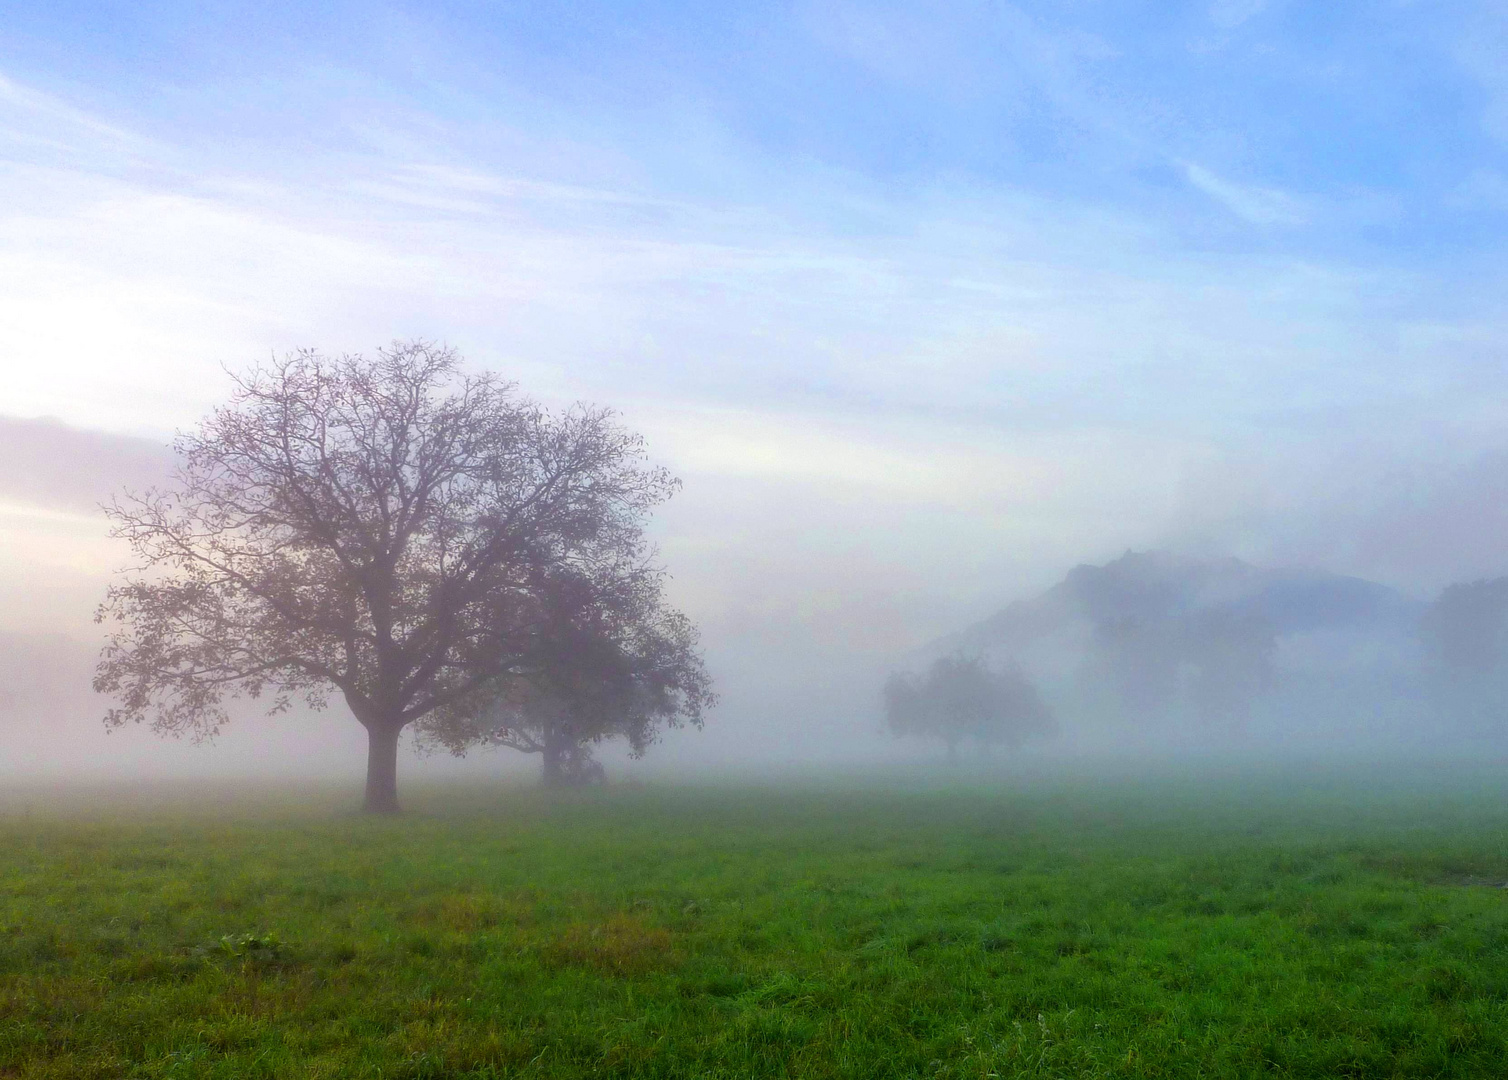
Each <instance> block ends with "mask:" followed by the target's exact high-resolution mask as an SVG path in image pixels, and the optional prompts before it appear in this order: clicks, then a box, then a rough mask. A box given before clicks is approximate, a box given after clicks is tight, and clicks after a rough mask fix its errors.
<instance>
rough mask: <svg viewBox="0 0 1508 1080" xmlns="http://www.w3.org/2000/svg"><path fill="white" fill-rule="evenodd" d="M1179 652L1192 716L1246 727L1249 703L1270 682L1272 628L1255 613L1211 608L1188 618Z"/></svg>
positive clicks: (1236, 729)
mask: <svg viewBox="0 0 1508 1080" xmlns="http://www.w3.org/2000/svg"><path fill="white" fill-rule="evenodd" d="M1183 652H1184V655H1185V657H1186V658H1187V661H1188V663H1189V665H1190V667H1191V673H1190V678H1189V695H1190V698H1191V699H1192V701H1191V704H1192V705H1193V708H1194V713H1195V715H1196V716H1197V718H1198V719H1199V720H1200V721H1201V722H1202V723H1203V724H1204V725H1205V726H1206V728H1209V729H1212V730H1220V731H1225V732H1229V733H1240V732H1244V731H1245V730H1246V725H1247V722H1248V721H1249V720H1250V719H1251V712H1252V707H1253V706H1254V705H1255V704H1256V703H1257V701H1258V700H1259V699H1260V698H1261V696H1262V694H1263V693H1265V692H1266V691H1267V689H1268V688H1269V687H1270V686H1271V685H1272V682H1273V678H1274V670H1273V656H1274V654H1275V653H1276V652H1277V634H1276V632H1275V631H1274V630H1273V628H1272V623H1271V621H1270V620H1268V619H1266V618H1263V617H1262V616H1261V615H1257V614H1251V613H1247V612H1241V611H1232V610H1230V609H1228V608H1215V609H1213V610H1210V611H1204V612H1200V613H1198V614H1197V615H1196V616H1194V617H1192V618H1190V620H1189V625H1188V627H1187V630H1186V635H1185V646H1184V650H1183Z"/></svg>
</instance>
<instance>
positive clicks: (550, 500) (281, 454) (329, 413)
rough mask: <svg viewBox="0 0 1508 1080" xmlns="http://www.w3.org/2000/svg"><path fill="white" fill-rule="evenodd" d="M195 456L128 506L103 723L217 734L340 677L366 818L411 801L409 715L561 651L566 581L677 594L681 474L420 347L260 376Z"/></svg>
mask: <svg viewBox="0 0 1508 1080" xmlns="http://www.w3.org/2000/svg"><path fill="white" fill-rule="evenodd" d="M177 451H178V456H179V460H180V462H181V464H180V466H179V468H178V470H177V473H176V476H175V478H174V481H173V483H172V484H171V485H170V486H169V487H168V488H166V489H164V490H160V491H159V490H150V491H147V492H146V493H144V494H142V495H139V496H128V497H126V498H123V499H121V500H119V501H117V502H116V503H115V505H114V506H112V507H111V508H110V514H111V517H112V519H113V521H114V525H115V535H116V536H119V537H123V538H124V539H126V540H127V541H129V542H130V544H131V547H132V550H133V551H134V553H135V555H136V557H137V566H136V568H135V569H134V570H133V571H132V572H131V573H130V574H129V576H127V578H126V580H124V581H123V582H122V583H120V584H117V585H115V586H113V587H112V588H111V589H110V591H109V594H108V595H107V597H106V600H105V602H104V603H103V604H102V605H101V607H100V610H99V615H98V617H99V619H100V621H102V622H106V623H108V624H110V625H111V626H112V628H113V634H112V636H111V639H110V642H109V645H108V646H107V648H106V650H105V653H104V656H103V657H102V659H101V662H100V664H99V667H98V669H97V674H96V679H95V687H96V689H98V690H100V691H101V692H104V693H107V694H111V695H113V696H115V697H116V698H117V700H118V702H119V704H118V705H117V707H115V708H113V709H112V710H111V711H110V713H109V714H108V717H107V720H106V722H107V724H109V725H111V726H118V725H121V724H126V723H131V722H142V721H149V722H150V723H151V724H152V725H153V727H155V728H156V729H157V730H158V731H159V732H162V733H165V734H171V735H190V736H193V737H205V736H209V735H213V734H214V733H215V732H216V731H217V730H218V729H219V728H220V726H221V725H222V724H223V723H224V722H225V720H226V713H225V709H224V703H225V700H226V699H227V698H228V697H238V696H246V697H252V698H256V697H260V696H261V695H263V694H268V695H270V696H271V701H272V704H271V708H272V710H273V711H278V710H283V709H286V708H288V707H289V705H290V704H291V703H292V702H294V701H295V700H301V701H303V702H304V703H306V704H308V705H309V706H312V707H314V708H320V707H322V706H324V705H325V704H326V702H327V701H328V698H329V695H330V694H331V693H332V692H338V693H339V694H340V695H341V696H342V698H343V699H344V700H345V702H346V703H347V705H349V706H350V708H351V711H352V712H353V713H354V714H355V716H356V718H357V720H359V721H360V722H361V724H362V725H363V726H364V727H365V728H366V730H367V732H368V736H369V756H368V770H367V790H366V807H367V809H369V810H395V809H396V808H397V779H396V768H397V765H396V762H397V745H398V738H399V735H400V733H401V732H402V731H403V729H404V728H405V727H407V726H408V725H410V724H413V723H415V722H417V721H426V720H428V721H431V722H435V723H439V722H441V721H442V720H450V721H456V720H458V719H459V718H464V717H469V716H474V715H475V714H476V713H477V712H478V711H479V710H480V709H481V708H482V707H483V706H484V705H485V704H487V703H490V702H492V701H494V700H496V699H497V698H498V697H499V696H500V695H505V694H507V693H509V692H510V691H511V690H512V689H514V688H516V687H517V686H518V685H520V681H521V680H522V679H524V678H525V677H526V676H529V675H530V674H532V673H534V672H537V671H538V670H539V669H540V668H541V667H543V666H546V665H548V664H550V663H551V662H552V658H551V657H550V656H549V655H548V651H547V649H545V647H544V643H545V641H546V640H547V638H548V634H547V633H546V632H545V628H547V627H548V626H550V625H552V624H553V623H554V622H555V621H557V619H558V616H557V615H556V614H555V613H554V612H552V611H551V608H550V605H551V603H552V602H553V601H554V600H555V598H556V583H557V582H558V581H559V580H561V579H564V578H569V579H571V580H574V581H578V582H583V583H587V584H588V586H589V587H590V588H591V589H593V590H596V593H595V594H597V595H601V594H606V593H608V592H611V591H612V590H614V589H616V590H620V591H623V590H627V591H630V592H631V591H632V590H634V589H640V590H643V589H657V588H658V582H659V580H660V577H661V574H662V571H661V570H660V569H659V568H658V567H657V566H656V564H655V563H654V560H653V551H652V550H651V549H650V548H649V546H648V545H647V543H646V541H645V540H644V537H643V525H644V522H645V520H646V518H647V515H648V514H649V512H650V511H651V510H652V509H653V508H654V507H655V506H656V505H658V504H659V503H661V502H663V501H664V500H665V499H667V498H668V497H669V496H670V495H671V494H672V493H673V492H674V491H675V490H676V487H677V486H678V485H677V481H676V480H675V479H674V478H672V477H671V476H670V475H669V474H668V473H666V472H665V471H664V470H663V469H658V468H652V467H650V466H648V465H647V464H646V462H645V459H644V449H643V442H642V439H641V438H640V437H639V436H637V435H635V434H633V433H631V432H628V431H626V430H624V429H623V428H622V427H621V426H620V425H619V424H618V423H617V421H616V419H615V417H614V414H613V413H612V412H610V411H609V410H607V409H602V408H595V407H589V406H582V405H578V406H575V407H573V408H570V409H568V410H566V411H564V412H562V413H558V414H554V413H550V412H548V411H547V410H545V409H543V408H542V407H540V406H538V405H536V404H534V403H533V402H531V401H529V400H527V399H525V398H522V397H520V396H519V395H518V393H517V391H516V389H515V387H514V385H513V384H512V383H508V382H504V381H503V380H501V379H498V378H497V377H496V376H494V375H491V374H481V375H468V374H464V373H463V372H462V371H461V370H460V365H459V360H458V357H457V356H456V355H455V354H454V353H453V352H452V351H450V350H448V349H443V348H436V347H433V346H430V345H427V344H424V343H421V342H411V343H398V344H395V345H393V346H392V347H390V348H388V349H384V350H380V351H379V352H378V354H377V356H376V357H375V358H372V359H367V358H364V357H361V356H345V357H341V358H338V359H332V358H328V357H324V356H321V355H320V354H318V353H316V352H313V351H302V352H299V353H296V354H294V355H292V356H291V357H288V358H287V359H285V360H283V361H281V362H278V363H274V364H272V365H271V366H270V367H259V368H257V369H255V370H253V371H251V372H250V373H249V374H247V375H245V376H243V377H239V378H237V379H236V385H235V391H234V393H233V395H232V398H231V401H230V403H229V404H227V405H226V406H224V407H223V408H220V409H217V410H216V411H215V412H214V413H212V414H211V415H210V416H209V417H208V418H207V419H206V420H205V421H204V422H203V423H202V424H201V426H200V427H199V429H198V430H197V431H195V432H193V433H191V434H187V435H184V436H181V437H180V438H179V440H178V442H177ZM687 633H688V634H689V635H690V636H689V637H687V638H686V639H685V641H686V645H687V648H688V650H689V649H690V648H691V646H692V645H693V644H694V640H695V638H694V633H693V632H691V631H690V629H689V627H688V628H687ZM698 718H699V714H698Z"/></svg>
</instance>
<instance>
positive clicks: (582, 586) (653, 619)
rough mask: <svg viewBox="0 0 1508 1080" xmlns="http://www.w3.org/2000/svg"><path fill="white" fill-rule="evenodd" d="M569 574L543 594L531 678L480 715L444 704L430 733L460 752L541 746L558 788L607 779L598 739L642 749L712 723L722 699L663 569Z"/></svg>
mask: <svg viewBox="0 0 1508 1080" xmlns="http://www.w3.org/2000/svg"><path fill="white" fill-rule="evenodd" d="M629 569H630V572H629V573H608V574H597V575H594V576H588V575H582V574H572V573H560V574H556V575H554V579H553V580H552V582H551V583H550V584H549V585H548V586H547V587H542V588H540V589H539V590H538V595H539V597H540V598H541V600H542V603H541V610H540V612H539V615H538V617H537V619H536V622H535V629H534V632H533V634H532V645H531V647H530V648H529V650H528V663H527V664H526V665H525V666H524V668H523V670H522V671H521V673H520V677H519V678H518V679H517V680H515V681H514V682H513V683H512V684H510V685H509V686H508V687H507V688H506V689H505V690H504V691H503V692H502V693H500V694H498V695H497V696H496V697H494V698H493V699H492V700H491V701H489V702H488V703H487V704H486V705H485V706H484V707H483V708H481V709H480V710H478V711H477V712H475V713H462V712H436V713H435V714H433V715H432V716H431V717H429V718H428V719H427V720H426V721H424V722H423V723H421V724H420V725H419V728H420V737H421V739H422V740H423V741H425V742H428V743H431V744H439V745H441V746H444V747H445V748H446V749H448V750H449V751H450V752H451V753H453V754H456V755H461V754H464V753H465V752H466V750H467V748H468V747H471V746H474V745H482V746H504V747H508V748H511V749H514V750H519V751H522V752H524V753H531V754H534V753H537V754H539V755H540V758H541V761H542V765H543V770H542V772H543V778H544V781H545V783H546V784H547V785H550V786H561V785H572V784H587V783H592V782H594V781H597V780H600V779H602V776H603V773H602V767H601V766H600V765H599V764H598V763H597V761H596V760H595V757H594V754H593V748H594V747H595V746H596V745H597V744H599V743H602V742H606V741H609V740H612V739H620V738H621V739H623V740H624V741H625V742H627V744H628V748H629V752H630V753H631V754H632V755H633V756H634V757H638V756H640V755H641V754H643V753H644V751H645V750H646V749H648V748H649V746H650V744H651V743H653V742H655V741H656V740H657V739H658V737H659V734H660V732H661V731H663V730H664V729H665V728H668V727H679V726H681V725H682V724H690V725H691V726H693V727H701V725H702V717H703V714H704V713H705V712H706V710H707V709H708V708H710V707H711V706H712V705H714V704H715V703H716V701H717V696H716V695H715V694H714V693H713V692H712V689H711V679H710V678H709V677H708V675H707V671H706V668H705V666H704V665H703V662H702V658H701V656H700V654H699V653H698V651H697V633H696V629H695V627H694V626H693V625H692V624H691V622H690V620H688V619H687V618H686V616H685V615H683V614H681V613H680V612H679V611H677V610H675V609H674V608H673V607H671V606H670V605H669V604H668V603H667V602H666V600H665V597H664V582H665V575H664V572H663V571H662V570H660V569H658V568H656V567H653V566H650V565H646V564H642V563H640V564H635V565H633V566H631V567H630V568H629Z"/></svg>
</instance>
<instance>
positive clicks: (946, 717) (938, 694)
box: [884, 654, 1057, 764]
mask: <svg viewBox="0 0 1508 1080" xmlns="http://www.w3.org/2000/svg"><path fill="white" fill-rule="evenodd" d="M884 697H885V724H886V726H887V727H889V729H890V730H891V732H892V733H893V734H895V735H898V736H913V737H920V738H926V739H933V740H936V741H940V742H942V743H944V744H945V745H946V746H947V748H948V762H949V764H955V763H956V762H957V761H958V747H959V744H960V743H962V742H964V741H966V740H972V741H973V742H974V743H975V744H976V745H977V746H979V747H980V748H981V749H986V748H988V747H991V746H997V745H1001V744H1004V745H1006V746H1011V747H1015V746H1019V745H1021V743H1023V742H1025V741H1027V740H1028V739H1033V738H1042V737H1045V736H1048V735H1051V734H1053V733H1054V732H1056V730H1057V722H1056V721H1055V720H1054V719H1053V716H1052V711H1051V710H1050V709H1049V708H1048V706H1047V703H1046V702H1044V701H1043V700H1042V696H1041V695H1040V694H1039V693H1038V692H1037V689H1036V687H1034V686H1033V685H1032V684H1031V682H1030V681H1028V679H1027V678H1026V676H1025V675H1024V674H1023V673H1022V672H1021V670H1020V669H1019V668H1017V667H1015V666H1011V667H1007V668H1005V669H1003V670H1000V671H994V670H991V669H990V668H989V667H987V666H986V665H985V663H984V661H983V660H981V659H980V658H979V657H971V656H963V655H957V654H955V655H952V656H943V657H939V658H938V659H937V660H935V661H933V663H932V666H931V667H930V668H928V670H927V673H926V674H925V675H923V676H921V677H920V678H917V677H914V676H911V675H906V674H901V673H897V674H894V675H892V676H890V678H889V679H888V680H887V681H886V683H885V688H884Z"/></svg>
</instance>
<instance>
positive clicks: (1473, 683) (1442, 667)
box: [1419, 578, 1508, 721]
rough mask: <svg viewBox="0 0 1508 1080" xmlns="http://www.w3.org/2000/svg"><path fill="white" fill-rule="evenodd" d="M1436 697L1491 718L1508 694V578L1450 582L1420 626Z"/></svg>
mask: <svg viewBox="0 0 1508 1080" xmlns="http://www.w3.org/2000/svg"><path fill="white" fill-rule="evenodd" d="M1419 629H1420V636H1421V637H1422V638H1423V641H1424V646H1425V652H1426V656H1427V659H1428V664H1429V671H1430V674H1431V675H1432V677H1433V678H1432V682H1433V686H1434V692H1435V694H1436V697H1437V700H1438V702H1439V703H1440V704H1442V705H1443V706H1444V707H1445V708H1446V709H1447V710H1450V711H1453V712H1456V713H1458V714H1462V715H1465V716H1466V717H1467V718H1470V719H1474V720H1483V721H1491V720H1493V719H1494V718H1496V717H1497V716H1498V715H1499V714H1500V713H1501V712H1502V709H1503V707H1504V705H1505V704H1508V701H1505V697H1508V578H1492V579H1489V580H1484V581H1467V582H1459V583H1457V584H1455V585H1451V586H1448V587H1447V588H1446V589H1445V590H1444V591H1443V592H1441V593H1440V596H1439V597H1438V598H1437V599H1436V600H1435V602H1434V603H1433V604H1431V605H1430V606H1429V607H1428V608H1426V609H1425V612H1424V615H1423V617H1422V619H1421V624H1420V628H1419Z"/></svg>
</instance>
